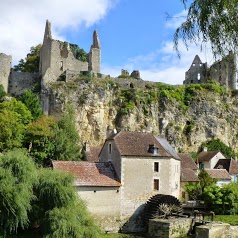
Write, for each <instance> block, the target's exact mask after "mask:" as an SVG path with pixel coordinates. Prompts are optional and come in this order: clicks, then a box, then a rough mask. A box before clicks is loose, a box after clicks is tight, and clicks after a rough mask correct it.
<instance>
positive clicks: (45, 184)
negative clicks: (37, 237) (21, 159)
mask: <svg viewBox="0 0 238 238" xmlns="http://www.w3.org/2000/svg"><path fill="white" fill-rule="evenodd" d="M38 172H39V173H38V179H39V180H38V183H37V184H36V185H35V187H34V195H35V196H36V197H37V199H36V200H34V201H33V204H32V206H33V208H34V209H32V214H31V220H32V222H34V224H37V225H38V226H40V229H41V231H42V233H43V234H44V235H46V237H51V238H54V237H55V238H56V237H57V238H58V237H61V238H71V237H72V238H77V237H89V238H90V237H91V238H94V237H95V238H96V237H98V235H99V229H98V227H97V226H96V225H95V224H94V222H93V221H92V219H91V218H90V216H89V214H88V212H87V210H86V207H85V204H84V202H83V201H82V200H81V199H79V198H78V196H77V194H76V192H75V188H74V187H73V176H71V175H69V174H65V173H63V172H61V171H57V170H51V169H40V170H39V171H38Z"/></svg>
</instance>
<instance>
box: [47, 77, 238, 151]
mask: <svg viewBox="0 0 238 238" xmlns="http://www.w3.org/2000/svg"><path fill="white" fill-rule="evenodd" d="M125 80H126V79H125ZM128 85H129V84H128ZM141 85H142V86H140V87H134V85H133V87H132V86H131V85H130V86H131V87H130V86H128V87H125V85H124V86H122V84H119V83H116V82H115V81H113V80H110V79H105V80H97V79H90V78H77V79H75V80H73V81H70V82H56V83H54V84H52V85H51V90H50V108H49V109H50V113H51V114H52V115H55V116H58V115H59V114H60V113H61V112H62V111H63V110H64V105H65V104H66V103H67V102H71V103H72V104H73V105H74V107H75V110H76V119H77V128H78V132H79V135H80V137H81V140H82V142H88V143H89V144H91V145H99V144H102V143H103V142H104V140H105V138H106V136H107V134H108V133H109V132H110V131H111V130H112V129H114V128H116V129H117V130H130V131H149V132H153V133H154V134H156V135H160V136H165V137H166V138H167V139H168V141H169V142H170V143H171V144H173V145H174V146H175V147H176V148H177V149H178V150H180V151H196V150H197V148H198V147H199V146H200V145H201V143H202V142H204V141H206V140H208V139H211V138H219V139H220V140H222V141H223V142H224V143H225V144H227V145H229V146H232V147H233V149H235V150H237V149H238V143H237V137H238V130H237V129H238V120H237V118H236V117H237V115H238V96H236V95H235V92H233V93H231V92H226V90H224V88H222V87H220V86H218V85H217V84H204V86H202V85H189V86H179V87H178V86H177V87H175V86H169V85H163V84H160V83H151V82H144V83H143V84H141Z"/></svg>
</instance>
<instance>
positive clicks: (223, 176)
mask: <svg viewBox="0 0 238 238" xmlns="http://www.w3.org/2000/svg"><path fill="white" fill-rule="evenodd" d="M205 170H206V171H207V173H208V174H209V175H210V176H211V177H212V178H214V179H219V180H231V176H230V175H229V173H228V172H227V170H226V169H205Z"/></svg>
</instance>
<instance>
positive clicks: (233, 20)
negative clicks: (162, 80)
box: [174, 0, 238, 56]
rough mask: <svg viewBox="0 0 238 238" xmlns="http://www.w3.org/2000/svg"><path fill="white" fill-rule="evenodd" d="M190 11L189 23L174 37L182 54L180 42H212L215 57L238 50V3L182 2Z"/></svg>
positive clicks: (224, 0) (217, 0)
mask: <svg viewBox="0 0 238 238" xmlns="http://www.w3.org/2000/svg"><path fill="white" fill-rule="evenodd" d="M181 1H182V2H183V3H184V6H185V8H188V15H187V17H186V20H185V21H184V22H183V23H182V24H181V26H180V27H178V28H177V30H176V31H175V34H174V46H175V49H176V50H177V51H178V45H179V40H180V39H181V40H182V41H183V42H184V44H185V46H186V47H188V43H190V42H195V43H198V44H200V43H202V44H203V43H207V42H210V44H211V48H212V51H213V53H214V55H215V56H219V55H226V54H227V53H228V52H229V51H231V50H233V51H237V48H238V25H237V18H238V1H237V0H209V1H207V0H193V1H192V3H190V4H189V5H188V6H187V2H188V0H181Z"/></svg>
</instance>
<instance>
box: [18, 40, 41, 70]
mask: <svg viewBox="0 0 238 238" xmlns="http://www.w3.org/2000/svg"><path fill="white" fill-rule="evenodd" d="M41 46H42V45H41V44H39V45H37V46H32V47H31V49H30V53H28V54H27V56H26V58H25V60H24V59H21V60H20V61H19V63H18V64H17V65H15V66H14V70H15V71H20V72H30V73H37V72H39V64H40V49H41Z"/></svg>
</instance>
